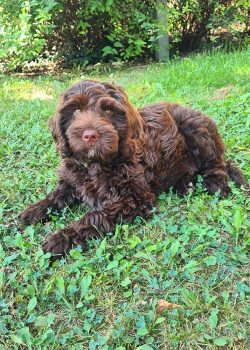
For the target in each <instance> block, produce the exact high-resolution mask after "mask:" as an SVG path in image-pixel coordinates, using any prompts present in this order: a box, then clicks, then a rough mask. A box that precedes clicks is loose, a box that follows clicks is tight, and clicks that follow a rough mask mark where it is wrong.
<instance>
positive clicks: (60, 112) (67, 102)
mask: <svg viewBox="0 0 250 350" xmlns="http://www.w3.org/2000/svg"><path fill="white" fill-rule="evenodd" d="M85 105H86V97H85V96H84V95H82V94H77V95H74V96H68V94H67V93H64V94H62V95H61V97H60V100H59V104H58V107H57V110H56V113H55V114H54V116H53V117H52V118H51V119H50V120H49V127H50V129H51V131H52V136H53V138H54V140H55V143H56V149H57V151H58V152H59V153H60V154H61V156H62V157H70V156H71V150H70V147H69V143H68V139H67V136H66V130H67V128H68V127H69V125H70V122H71V120H72V118H73V115H74V112H75V111H76V110H77V109H79V110H82V109H83V107H84V106H85Z"/></svg>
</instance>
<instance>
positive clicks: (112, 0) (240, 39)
mask: <svg viewBox="0 0 250 350" xmlns="http://www.w3.org/2000/svg"><path fill="white" fill-rule="evenodd" d="M157 7H160V9H161V11H162V14H163V16H165V23H163V24H161V25H160V24H159V23H158V22H157V19H156V17H157V16H156V13H157ZM0 14H1V16H0V65H1V66H2V68H3V69H5V70H12V71H13V70H14V71H20V70H27V69H29V68H30V67H33V68H34V64H32V65H31V64H30V62H34V61H35V62H36V64H38V67H39V66H41V65H42V64H44V65H47V62H48V61H49V62H51V61H55V62H57V63H59V64H60V65H61V66H63V67H72V66H79V67H82V66H84V65H87V64H95V63H97V62H110V61H132V60H133V61H137V60H140V61H142V60H143V61H145V60H148V59H152V58H153V57H154V54H155V51H156V50H157V38H158V37H159V35H160V33H161V32H165V33H166V32H168V33H169V37H170V51H171V54H172V55H176V54H181V53H187V52H190V51H193V50H198V49H203V48H206V49H207V48H208V47H229V46H232V47H241V46H244V45H245V44H246V37H247V36H246V34H247V32H248V31H249V24H248V20H247V18H248V17H247V14H248V2H247V0H208V1H202V0H169V1H167V2H162V4H161V5H159V1H156V0H143V1H137V2H135V1H132V0H123V1H120V0H105V1H103V0H74V1H71V0H57V1H56V0H41V1H38V0H26V1H24V0H18V1H14V0H10V1H5V0H0ZM230 48H231V47H230Z"/></svg>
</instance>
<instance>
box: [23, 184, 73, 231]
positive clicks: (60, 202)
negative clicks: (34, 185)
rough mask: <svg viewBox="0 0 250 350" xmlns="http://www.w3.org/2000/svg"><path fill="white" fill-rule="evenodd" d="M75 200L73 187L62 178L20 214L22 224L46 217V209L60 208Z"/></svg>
mask: <svg viewBox="0 0 250 350" xmlns="http://www.w3.org/2000/svg"><path fill="white" fill-rule="evenodd" d="M75 202H76V196H75V193H74V190H73V188H72V187H71V186H70V185H69V184H68V183H67V182H66V181H64V180H60V181H59V183H58V185H57V187H56V188H55V190H54V191H52V192H50V193H49V194H48V195H47V196H46V198H44V199H42V200H40V201H38V202H36V203H33V204H31V205H30V206H28V207H27V208H26V209H25V210H24V211H23V212H22V213H21V215H20V217H19V219H20V222H21V223H22V224H26V225H31V224H34V223H36V222H38V221H41V220H44V219H46V218H47V217H48V209H51V210H62V209H63V208H64V207H65V206H66V205H67V206H70V205H72V204H74V203H75Z"/></svg>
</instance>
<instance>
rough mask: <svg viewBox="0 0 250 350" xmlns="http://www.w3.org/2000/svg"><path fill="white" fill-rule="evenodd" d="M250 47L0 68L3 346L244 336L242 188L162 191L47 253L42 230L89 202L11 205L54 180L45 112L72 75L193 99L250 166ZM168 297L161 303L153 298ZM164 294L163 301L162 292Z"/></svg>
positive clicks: (196, 345) (75, 346)
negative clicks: (45, 210) (108, 67)
mask: <svg viewBox="0 0 250 350" xmlns="http://www.w3.org/2000/svg"><path fill="white" fill-rule="evenodd" d="M249 56H250V55H249V52H247V51H244V52H235V53H231V54H222V53H215V54H212V55H206V56H205V55H198V56H195V57H192V58H185V59H182V60H176V61H172V62H171V63H169V64H161V65H157V64H153V65H149V66H142V67H135V68H130V69H120V70H112V71H108V72H106V73H105V74H101V72H100V71H99V70H98V68H96V69H95V70H93V71H92V72H91V73H85V72H78V73H76V72H74V73H69V72H68V73H64V74H60V75H56V76H39V77H14V76H12V77H11V76H0V99H1V104H0V118H1V119H0V139H1V144H0V159H1V168H0V189H1V203H0V228H1V241H0V267H1V268H0V306H1V310H0V315H1V317H0V348H1V349H3V350H5V349H28V350H31V349H35V350H38V349H49V350H51V349H67V350H80V349H89V350H94V349H98V350H132V349H138V350H139V349H140V350H152V349H155V350H156V349H157V350H162V349H166V350H171V349H180V350H182V349H187V350H191V349H235V350H236V349H237V350H243V349H249V346H250V339H249V333H248V331H249V329H250V324H249V314H250V307H249V305H250V304H249V291H250V287H249V255H248V251H249V245H250V235H249V228H250V225H249V221H248V218H247V215H248V214H249V213H248V212H247V210H249V207H250V203H249V192H248V193H247V191H244V190H243V189H238V188H236V187H234V186H233V185H232V194H231V195H230V196H229V197H228V198H227V199H220V198H219V196H218V195H214V196H210V195H208V194H207V193H206V192H204V191H203V189H202V183H201V180H200V181H199V182H198V184H197V189H196V190H195V191H194V192H193V193H191V194H189V195H188V196H186V197H183V198H179V197H178V196H177V195H176V194H174V193H172V192H171V191H169V192H168V193H166V194H162V195H160V197H159V200H158V209H159V210H158V211H157V213H156V214H155V215H154V217H153V218H152V219H151V220H150V221H147V222H145V221H144V220H143V219H141V218H137V219H136V220H135V222H134V223H131V224H130V225H122V224H121V225H118V226H117V227H116V230H115V232H114V233H113V234H112V235H111V234H110V235H108V236H107V237H106V238H103V239H99V240H97V239H96V240H91V241H90V242H89V249H88V251H87V252H85V253H82V252H81V251H80V249H74V250H72V251H71V252H70V254H69V256H67V257H66V258H65V260H61V261H57V262H55V263H54V264H53V266H49V254H46V255H44V254H43V252H42V250H41V243H42V241H43V240H44V237H45V235H46V234H48V233H49V232H55V231H57V230H58V228H62V227H63V226H64V225H65V224H66V223H68V222H70V221H72V220H76V219H78V218H79V217H80V216H81V215H82V213H83V212H84V211H85V210H86V208H84V207H81V208H79V207H78V208H73V209H67V210H65V211H64V212H63V213H61V214H58V213H51V217H50V221H49V222H48V223H47V224H45V225H42V224H37V225H33V226H29V227H27V228H22V227H20V225H19V224H18V220H17V216H18V214H19V213H20V212H21V211H22V210H23V209H24V208H25V207H26V206H27V205H28V204H29V203H31V202H34V201H36V200H38V199H42V198H43V197H44V196H45V194H46V193H48V192H50V191H51V189H52V188H53V187H54V185H55V183H56V168H57V165H58V164H59V157H58V155H57V154H56V152H55V147H54V144H53V142H52V137H51V135H50V132H49V130H48V128H47V120H48V118H49V117H50V116H51V115H52V114H53V111H54V109H55V105H56V103H57V102H56V101H57V98H58V96H59V94H60V93H61V92H62V91H63V90H64V89H65V88H66V87H68V86H69V85H70V84H71V83H72V82H75V81H77V80H79V79H87V78H92V79H93V78H94V79H100V80H105V81H107V80H108V81H115V82H116V83H118V84H120V85H122V86H124V88H125V89H126V91H127V92H128V95H129V97H130V100H131V101H132V102H133V103H134V104H135V105H136V106H137V107H140V106H142V105H145V104H148V103H151V102H157V101H162V100H169V101H177V102H180V103H183V104H185V105H190V106H194V107H196V108H199V109H201V110H203V111H204V112H206V113H207V114H209V115H211V116H212V117H213V118H214V119H215V120H216V122H217V123H218V126H219V129H220V131H221V134H222V136H223V138H224V140H225V144H226V146H227V158H233V159H234V161H235V162H236V163H237V164H238V165H239V167H240V168H241V169H242V171H243V172H244V174H245V176H246V177H248V178H249V168H250V167H249V154H248V151H249V141H250V135H249V126H250V116H249V100H250V76H249V73H250V67H249ZM161 299H163V300H165V301H167V302H169V303H174V304H177V305H178V307H177V306H174V305H172V308H171V307H169V308H166V309H165V311H163V309H161V310H160V309H159V307H158V308H157V304H158V301H159V300H161ZM170 306H171V305H170Z"/></svg>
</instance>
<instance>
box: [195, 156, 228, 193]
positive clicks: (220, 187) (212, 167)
mask: <svg viewBox="0 0 250 350" xmlns="http://www.w3.org/2000/svg"><path fill="white" fill-rule="evenodd" d="M201 175H202V177H203V180H204V186H205V188H206V189H207V190H208V192H209V193H211V194H214V193H215V192H220V195H221V196H222V197H226V196H228V194H229V193H230V191H231V189H230V187H229V186H228V174H227V170H226V164H225V162H224V161H223V160H217V161H211V162H208V164H207V166H206V167H204V168H203V169H202V171H201Z"/></svg>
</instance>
